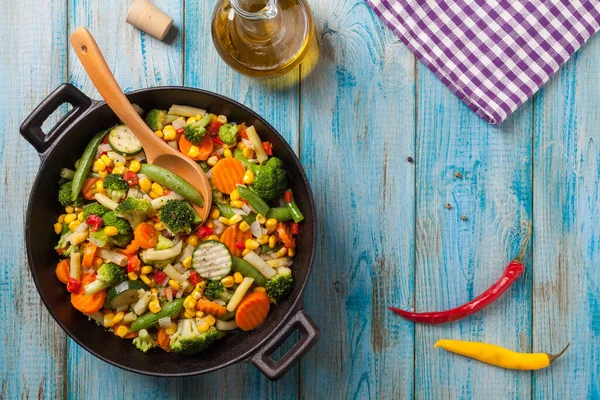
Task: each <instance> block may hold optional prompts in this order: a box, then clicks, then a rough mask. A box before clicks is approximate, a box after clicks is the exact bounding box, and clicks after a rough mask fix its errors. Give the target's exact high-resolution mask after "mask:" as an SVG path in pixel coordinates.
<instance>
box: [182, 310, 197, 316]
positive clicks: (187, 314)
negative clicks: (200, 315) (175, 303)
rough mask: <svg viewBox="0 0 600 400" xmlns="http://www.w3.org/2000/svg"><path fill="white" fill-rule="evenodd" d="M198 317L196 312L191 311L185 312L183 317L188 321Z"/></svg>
mask: <svg viewBox="0 0 600 400" xmlns="http://www.w3.org/2000/svg"><path fill="white" fill-rule="evenodd" d="M195 316H196V311H195V310H189V309H187V308H186V309H185V312H184V313H183V317H184V318H186V319H192V318H194V317H195Z"/></svg>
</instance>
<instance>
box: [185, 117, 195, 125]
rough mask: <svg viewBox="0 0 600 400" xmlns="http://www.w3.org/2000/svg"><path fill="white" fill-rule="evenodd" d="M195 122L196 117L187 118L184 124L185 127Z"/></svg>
mask: <svg viewBox="0 0 600 400" xmlns="http://www.w3.org/2000/svg"><path fill="white" fill-rule="evenodd" d="M196 121H197V119H196V117H189V118H188V119H186V120H185V124H186V125H188V124H193V123H194V122H196Z"/></svg>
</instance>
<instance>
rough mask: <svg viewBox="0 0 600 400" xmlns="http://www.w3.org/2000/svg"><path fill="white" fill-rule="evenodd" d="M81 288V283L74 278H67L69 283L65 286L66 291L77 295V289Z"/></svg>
mask: <svg viewBox="0 0 600 400" xmlns="http://www.w3.org/2000/svg"><path fill="white" fill-rule="evenodd" d="M80 288H81V281H79V280H77V279H75V278H69V283H68V284H67V290H68V291H69V292H71V293H79V289H80Z"/></svg>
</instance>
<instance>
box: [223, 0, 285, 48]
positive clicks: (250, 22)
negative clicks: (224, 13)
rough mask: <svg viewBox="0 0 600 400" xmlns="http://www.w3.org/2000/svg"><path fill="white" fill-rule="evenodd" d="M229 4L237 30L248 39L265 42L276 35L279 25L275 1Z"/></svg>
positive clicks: (247, 0)
mask: <svg viewBox="0 0 600 400" xmlns="http://www.w3.org/2000/svg"><path fill="white" fill-rule="evenodd" d="M230 3H231V7H232V10H233V12H234V14H235V18H236V19H237V23H238V27H239V29H240V30H241V31H242V32H243V33H245V34H246V35H248V36H249V37H251V38H253V39H255V40H265V39H268V38H270V37H272V36H274V35H275V34H276V33H277V31H278V29H279V27H280V25H281V14H280V10H279V6H278V4H277V0H230ZM230 17H231V15H230Z"/></svg>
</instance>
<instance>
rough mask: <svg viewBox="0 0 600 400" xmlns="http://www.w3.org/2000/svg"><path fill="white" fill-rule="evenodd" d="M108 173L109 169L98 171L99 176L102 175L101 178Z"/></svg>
mask: <svg viewBox="0 0 600 400" xmlns="http://www.w3.org/2000/svg"><path fill="white" fill-rule="evenodd" d="M106 175H108V171H106V170H104V171H99V172H98V176H100V178H106Z"/></svg>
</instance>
